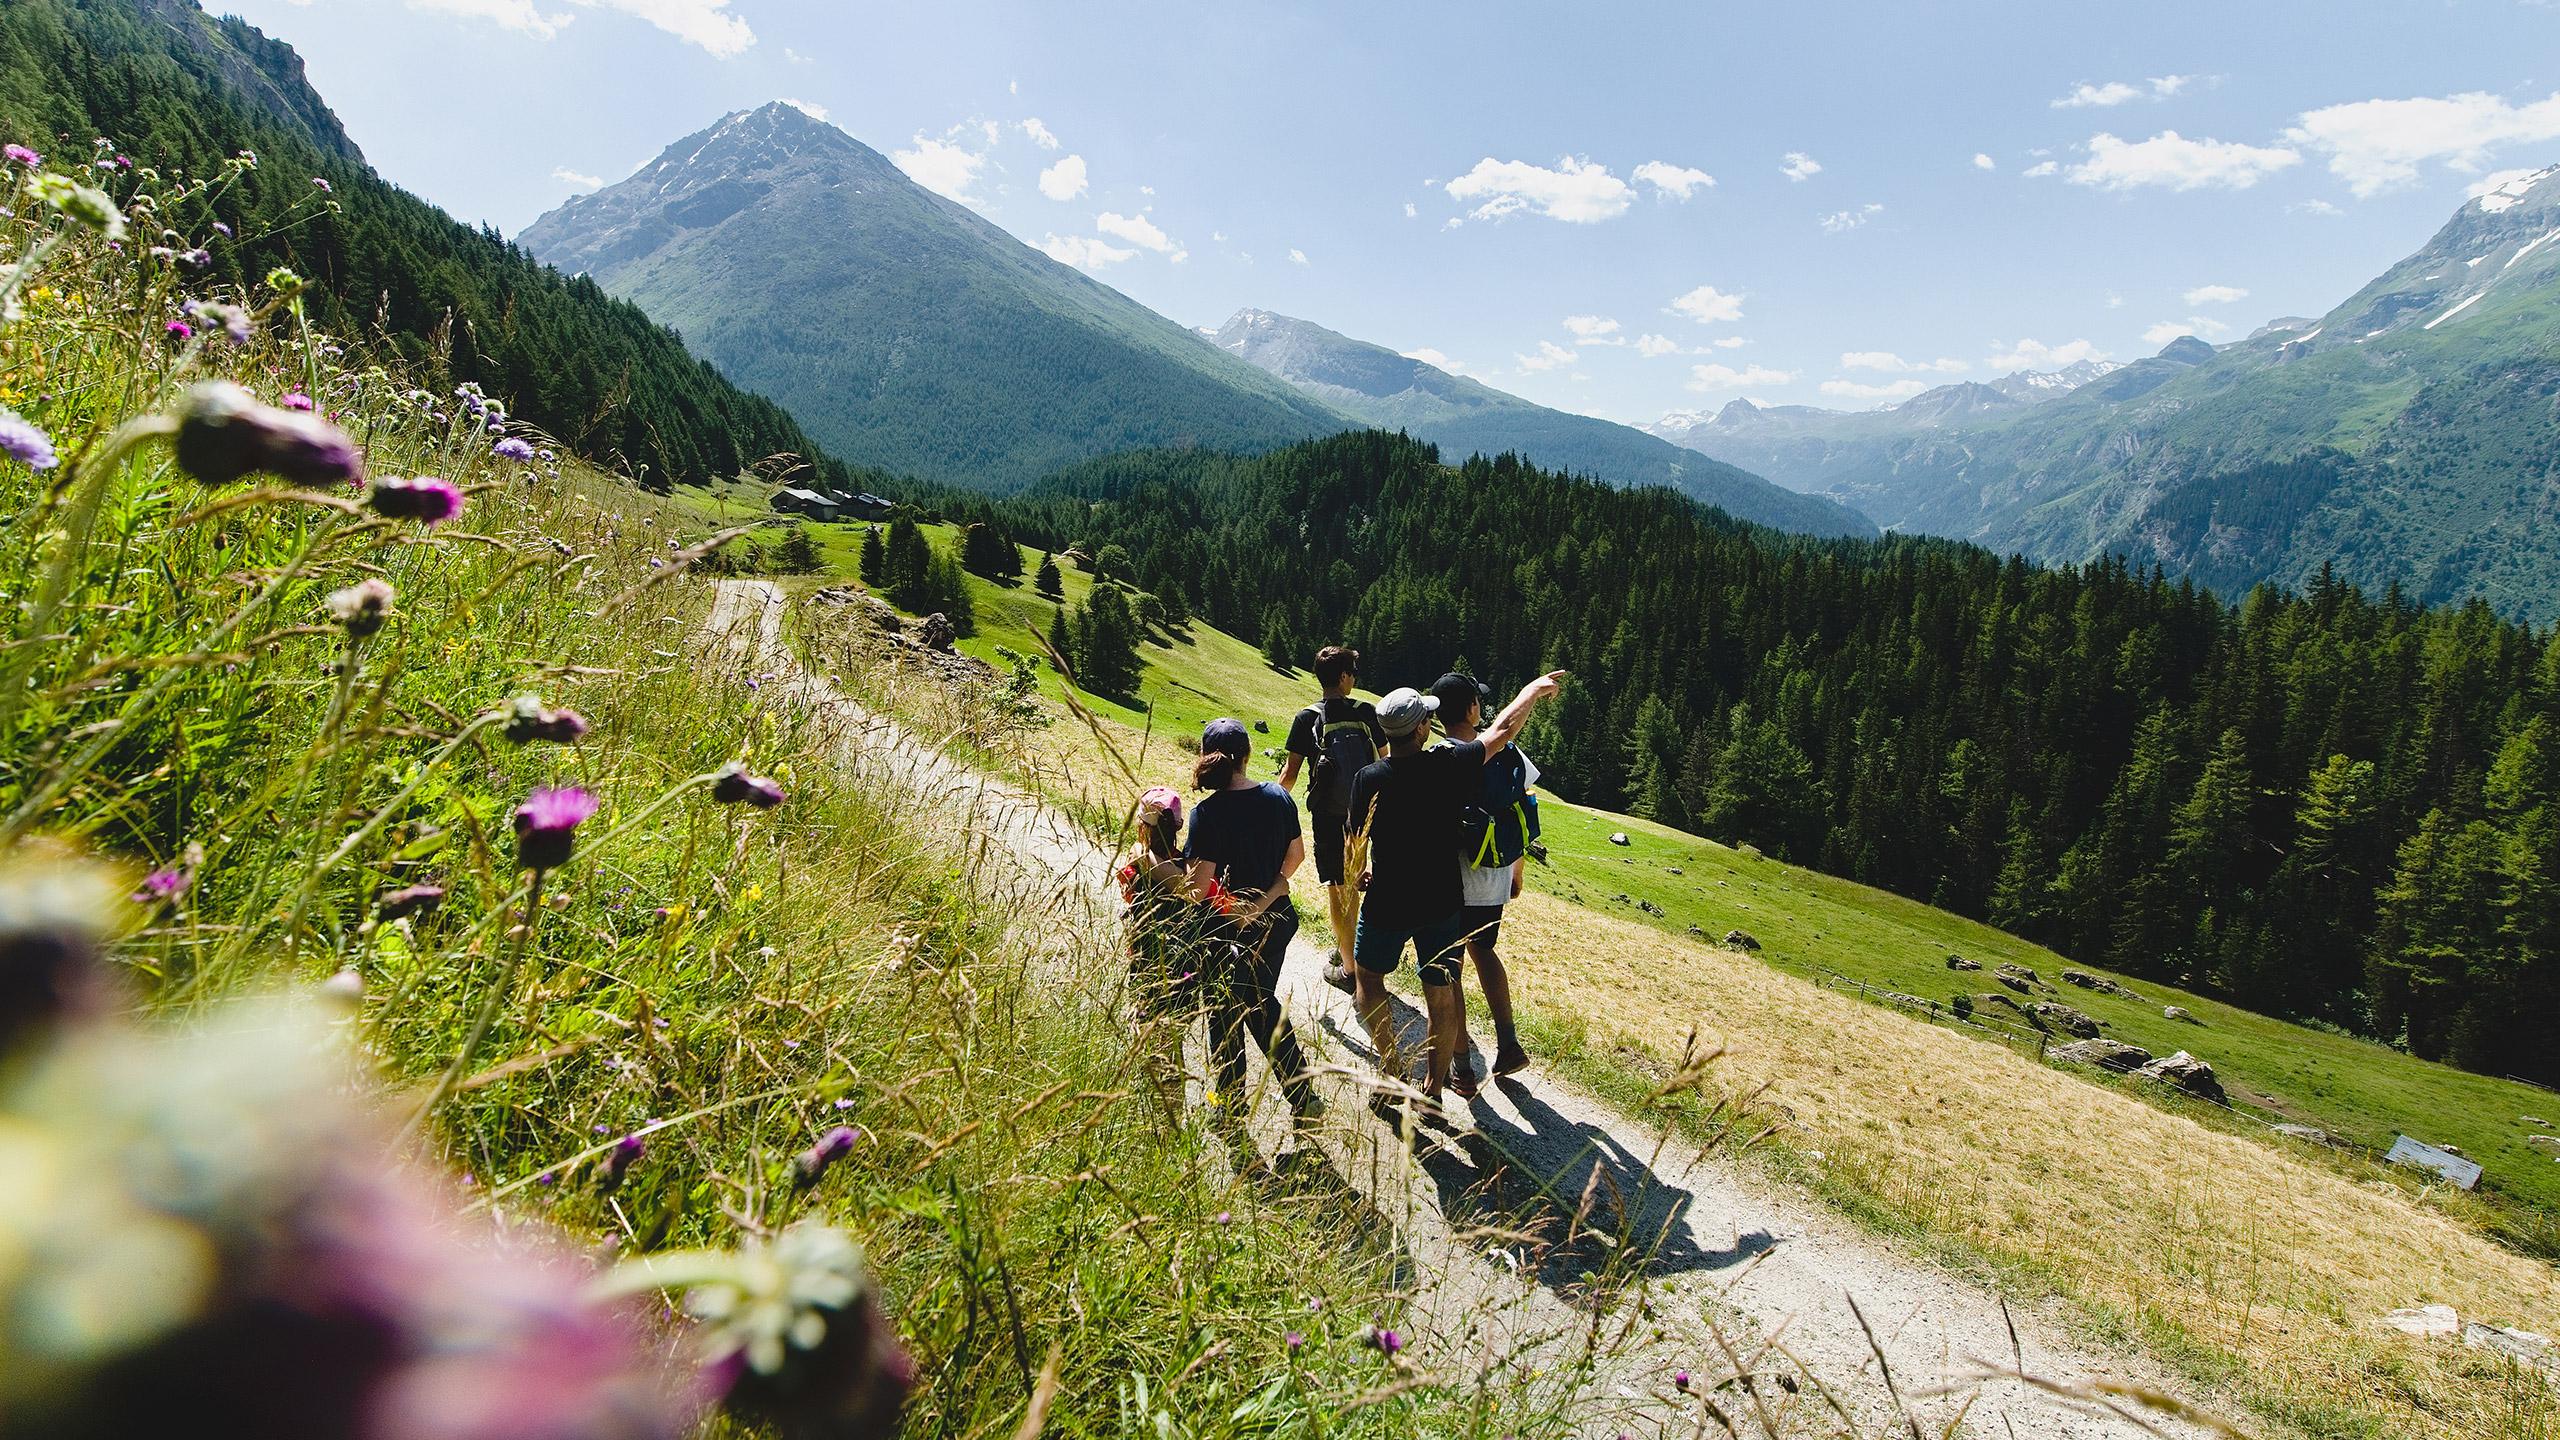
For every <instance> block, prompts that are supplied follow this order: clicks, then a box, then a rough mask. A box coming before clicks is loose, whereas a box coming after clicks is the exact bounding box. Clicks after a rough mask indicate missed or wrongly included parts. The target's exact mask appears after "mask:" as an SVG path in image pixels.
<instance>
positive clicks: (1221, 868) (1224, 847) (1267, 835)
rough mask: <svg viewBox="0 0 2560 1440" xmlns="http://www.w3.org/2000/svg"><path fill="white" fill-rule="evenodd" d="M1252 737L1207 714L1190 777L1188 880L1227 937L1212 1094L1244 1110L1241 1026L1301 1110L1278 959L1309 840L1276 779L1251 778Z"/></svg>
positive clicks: (1302, 1085)
mask: <svg viewBox="0 0 2560 1440" xmlns="http://www.w3.org/2000/svg"><path fill="white" fill-rule="evenodd" d="M1252 753H1253V741H1252V738H1251V737H1250V736H1248V735H1247V734H1246V733H1245V728H1244V726H1243V725H1242V724H1240V723H1238V722H1236V721H1234V720H1212V721H1210V722H1209V725H1208V728H1207V729H1205V730H1203V731H1201V732H1200V763H1199V764H1198V765H1197V766H1196V767H1194V769H1193V771H1192V780H1193V783H1194V784H1196V785H1198V786H1199V788H1201V789H1202V790H1205V791H1207V792H1209V793H1208V794H1207V795H1205V796H1203V797H1202V798H1201V800H1200V803H1199V804H1197V805H1195V806H1193V807H1192V812H1191V838H1190V842H1189V843H1188V845H1187V846H1186V847H1185V848H1184V850H1183V858H1184V859H1185V860H1186V861H1188V862H1189V864H1190V867H1191V883H1192V885H1193V886H1194V888H1196V889H1198V890H1199V891H1201V892H1203V893H1204V894H1206V895H1207V896H1208V897H1209V904H1210V905H1211V907H1212V908H1213V909H1215V910H1216V911H1217V912H1218V920H1217V926H1218V929H1217V934H1218V935H1219V936H1220V938H1221V939H1222V940H1224V941H1225V942H1227V943H1225V944H1222V945H1216V946H1213V947H1212V951H1213V953H1217V952H1223V953H1224V955H1225V957H1226V963H1225V964H1224V965H1223V966H1222V967H1220V968H1223V969H1224V971H1225V974H1224V975H1223V976H1222V977H1220V978H1221V979H1222V980H1223V982H1224V983H1223V984H1221V985H1219V986H1218V987H1217V991H1216V994H1215V997H1214V998H1213V999H1212V1000H1211V1002H1210V1007H1209V1055H1210V1058H1211V1060H1212V1062H1213V1067H1214V1070H1215V1072H1216V1075H1217V1083H1218V1092H1219V1093H1218V1098H1219V1100H1220V1102H1221V1103H1224V1104H1226V1105H1229V1106H1233V1107H1235V1108H1234V1113H1235V1114H1237V1115H1242V1114H1243V1113H1244V1110H1243V1105H1244V1036H1245V1035H1246V1034H1247V1033H1250V1034H1251V1035H1252V1036H1253V1039H1254V1043H1255V1044H1257V1045H1260V1046H1261V1047H1262V1050H1263V1053H1264V1054H1266V1055H1268V1056H1269V1057H1270V1059H1271V1069H1272V1072H1273V1073H1274V1074H1275V1075H1276V1076H1278V1077H1279V1081H1280V1093H1281V1094H1282V1095H1283V1096H1285V1097H1287V1099H1288V1102H1289V1109H1290V1110H1291V1111H1292V1112H1293V1113H1295V1114H1296V1115H1297V1116H1298V1117H1299V1118H1300V1119H1307V1118H1311V1117H1312V1116H1314V1115H1315V1114H1316V1113H1317V1112H1318V1110H1319V1109H1320V1108H1321V1102H1320V1101H1318V1100H1317V1099H1316V1093H1315V1086H1314V1084H1313V1083H1312V1082H1311V1081H1309V1079H1308V1078H1307V1060H1306V1056H1305V1055H1304V1054H1302V1053H1301V1052H1300V1051H1299V1049H1298V1037H1297V1035H1296V1033H1295V1032H1294V1031H1292V1030H1291V1029H1290V1028H1289V1020H1288V1017H1287V1016H1286V1015H1285V1014H1283V1013H1282V1011H1281V1009H1280V990H1279V986H1280V967H1281V964H1282V962H1283V961H1284V960H1285V959H1286V958H1287V957H1288V954H1289V941H1290V938H1291V937H1293V936H1295V935H1296V934H1297V933H1298V912H1297V909H1296V907H1295V906H1292V905H1291V904H1290V903H1289V877H1290V876H1291V875H1293V874H1295V873H1296V872H1297V869H1298V867H1299V866H1300V865H1302V864H1304V863H1305V862H1306V858H1307V842H1306V837H1305V835H1304V834H1303V833H1302V832H1301V831H1300V830H1299V828H1298V805H1297V802H1296V801H1294V800H1292V799H1290V798H1289V792H1287V791H1285V790H1283V789H1281V788H1280V787H1279V786H1277V785H1273V784H1270V783H1268V782H1260V781H1255V780H1252V779H1249V778H1247V777H1246V775H1245V760H1246V758H1247V757H1249V756H1250V755H1251V754H1252Z"/></svg>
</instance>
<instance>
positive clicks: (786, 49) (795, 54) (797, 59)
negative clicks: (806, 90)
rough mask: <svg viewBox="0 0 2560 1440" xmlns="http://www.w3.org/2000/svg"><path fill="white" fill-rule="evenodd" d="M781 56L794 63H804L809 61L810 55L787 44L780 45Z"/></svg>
mask: <svg viewBox="0 0 2560 1440" xmlns="http://www.w3.org/2000/svg"><path fill="white" fill-rule="evenodd" d="M782 58H783V59H785V60H788V61H790V62H791V63H792V64H794V65H806V64H809V63H810V62H811V57H810V56H807V55H803V54H801V53H800V52H799V51H797V50H794V49H792V48H791V47H790V46H788V45H785V46H783V47H782Z"/></svg>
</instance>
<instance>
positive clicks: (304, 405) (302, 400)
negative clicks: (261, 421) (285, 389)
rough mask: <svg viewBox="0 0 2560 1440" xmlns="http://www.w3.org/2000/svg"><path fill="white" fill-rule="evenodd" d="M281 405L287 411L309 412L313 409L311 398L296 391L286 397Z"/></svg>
mask: <svg viewBox="0 0 2560 1440" xmlns="http://www.w3.org/2000/svg"><path fill="white" fill-rule="evenodd" d="M281 403H282V404H283V405H284V408H286V409H287V410H302V411H308V410H310V408H311V397H310V396H308V395H305V394H303V393H302V392H301V391H299V390H296V391H293V392H292V393H290V394H288V395H286V396H285V397H284V400H283V401H282V402H281Z"/></svg>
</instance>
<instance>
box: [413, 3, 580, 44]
mask: <svg viewBox="0 0 2560 1440" xmlns="http://www.w3.org/2000/svg"><path fill="white" fill-rule="evenodd" d="M409 8H410V9H412V10H424V11H427V12H429V13H431V14H436V15H453V16H457V17H459V18H461V19H464V20H486V21H488V22H489V23H490V24H492V25H495V26H497V27H498V28H499V29H501V30H515V31H520V32H522V33H524V34H527V35H531V36H533V37H535V38H536V39H541V40H548V39H550V38H551V37H552V36H554V35H557V34H559V33H560V32H561V31H562V30H563V29H565V28H567V26H568V24H569V22H570V21H572V20H574V19H576V18H578V17H576V16H574V15H568V14H561V15H545V14H543V13H542V12H541V11H539V10H536V9H535V8H534V6H533V0H409Z"/></svg>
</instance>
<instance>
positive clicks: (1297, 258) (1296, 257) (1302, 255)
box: [1289, 245, 1312, 265]
mask: <svg viewBox="0 0 2560 1440" xmlns="http://www.w3.org/2000/svg"><path fill="white" fill-rule="evenodd" d="M1289 263H1290V264H1292V265H1306V264H1310V263H1312V262H1310V261H1309V260H1308V259H1307V252H1306V251H1304V250H1301V249H1299V248H1297V247H1296V246H1294V245H1292V246H1290V247H1289Z"/></svg>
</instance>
